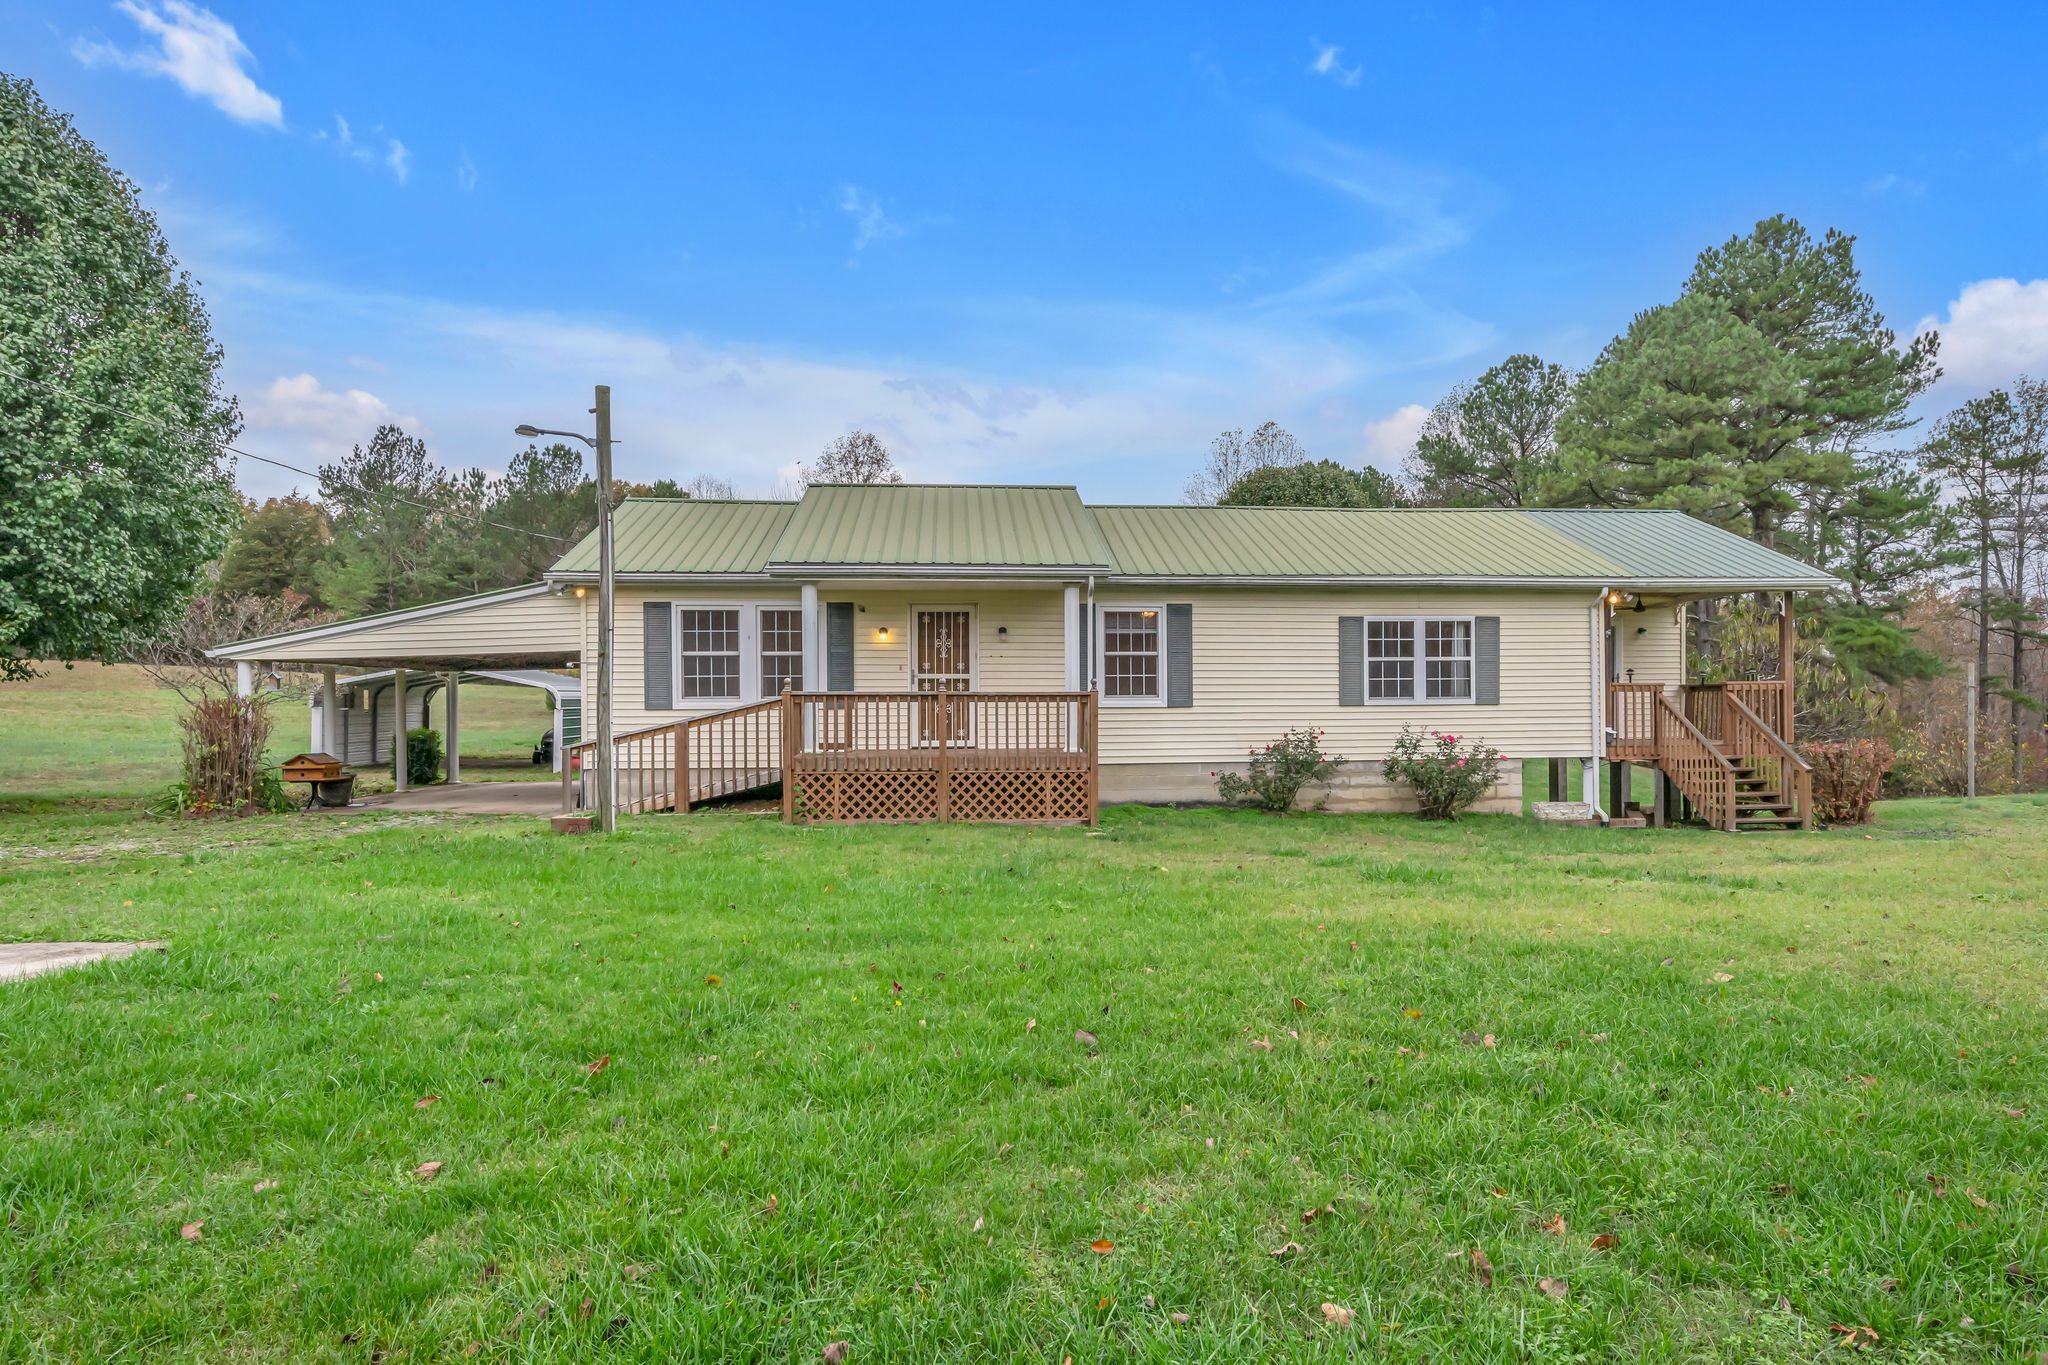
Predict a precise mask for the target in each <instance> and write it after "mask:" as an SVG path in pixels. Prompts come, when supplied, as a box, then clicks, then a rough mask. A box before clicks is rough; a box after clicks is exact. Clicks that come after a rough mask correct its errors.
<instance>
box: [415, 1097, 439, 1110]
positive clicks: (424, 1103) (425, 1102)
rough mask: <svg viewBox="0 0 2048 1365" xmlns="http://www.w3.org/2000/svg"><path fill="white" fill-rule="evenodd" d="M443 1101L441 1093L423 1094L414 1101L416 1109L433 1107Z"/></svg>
mask: <svg viewBox="0 0 2048 1365" xmlns="http://www.w3.org/2000/svg"><path fill="white" fill-rule="evenodd" d="M440 1102H441V1097H440V1096H439V1095H422V1096H420V1097H419V1098H418V1099H416V1100H414V1101H413V1102H412V1107H413V1108H415V1109H431V1108H433V1107H434V1106H435V1105H437V1104H439V1103H440Z"/></svg>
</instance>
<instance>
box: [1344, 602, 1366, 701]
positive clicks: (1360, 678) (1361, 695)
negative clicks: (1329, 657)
mask: <svg viewBox="0 0 2048 1365" xmlns="http://www.w3.org/2000/svg"><path fill="white" fill-rule="evenodd" d="M1337 705H1339V706H1363V705H1365V618H1364V617H1363V616H1340V617H1338V618H1337Z"/></svg>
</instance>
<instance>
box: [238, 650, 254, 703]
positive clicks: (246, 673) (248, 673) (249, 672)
mask: <svg viewBox="0 0 2048 1365" xmlns="http://www.w3.org/2000/svg"><path fill="white" fill-rule="evenodd" d="M235 695H236V696H238V697H252V696H254V695H256V665H254V664H252V663H250V662H249V661H248V660H247V659H242V660H239V661H237V662H236V664H235Z"/></svg>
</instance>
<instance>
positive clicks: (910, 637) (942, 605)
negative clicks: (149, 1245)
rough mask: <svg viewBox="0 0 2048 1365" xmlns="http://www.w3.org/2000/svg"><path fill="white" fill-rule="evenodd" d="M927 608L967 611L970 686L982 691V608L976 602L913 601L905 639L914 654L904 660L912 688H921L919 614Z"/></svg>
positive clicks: (976, 690) (970, 689)
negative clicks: (919, 680)
mask: <svg viewBox="0 0 2048 1365" xmlns="http://www.w3.org/2000/svg"><path fill="white" fill-rule="evenodd" d="M926 611H964V612H966V613H967V690H968V691H970V692H979V691H981V608H980V607H978V606H976V605H975V604H974V603H972V602H912V603H911V604H910V620H909V621H908V622H907V623H906V628H905V630H904V632H903V634H904V636H905V640H904V643H905V644H907V645H908V646H909V651H910V657H909V658H907V659H905V660H904V669H903V676H904V677H906V678H908V679H909V680H910V690H911V691H913V692H915V691H917V617H918V613H919V612H926Z"/></svg>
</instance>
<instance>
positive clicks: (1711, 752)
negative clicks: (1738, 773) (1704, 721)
mask: <svg viewBox="0 0 2048 1365" xmlns="http://www.w3.org/2000/svg"><path fill="white" fill-rule="evenodd" d="M1657 710H1658V717H1659V721H1660V724H1659V725H1658V727H1657V766H1658V767H1660V768H1662V769H1663V770H1664V771H1665V772H1666V773H1667V774H1669V775H1670V777H1671V780H1672V781H1674V782H1676V783H1677V784H1678V785H1679V788H1680V789H1681V790H1684V791H1685V794H1686V796H1687V797H1688V798H1690V799H1691V800H1692V802H1693V804H1694V805H1697V806H1699V807H1700V808H1701V809H1702V810H1705V811H1708V812H1709V816H1708V818H1709V823H1711V824H1712V825H1713V826H1714V827H1715V828H1716V829H1724V830H1730V831H1732V830H1733V829H1734V828H1735V765H1734V764H1733V763H1730V762H1729V761H1728V756H1727V755H1726V754H1724V753H1722V752H1721V751H1720V750H1719V749H1717V748H1715V747H1714V745H1713V743H1712V742H1711V741H1710V740H1708V738H1707V737H1706V735H1705V734H1704V733H1703V732H1702V731H1701V730H1700V727H1699V726H1697V725H1694V724H1693V723H1692V722H1691V721H1690V720H1688V719H1687V718H1686V714H1685V712H1684V711H1683V710H1681V709H1679V708H1678V707H1676V706H1674V705H1672V704H1671V698H1670V697H1668V696H1665V695H1662V694H1660V695H1659V696H1658V698H1657ZM1682 749H1683V750H1684V752H1681V750H1682ZM1680 759H1691V760H1693V761H1695V762H1698V761H1701V760H1705V761H1706V762H1708V763H1709V764H1710V765H1711V766H1712V767H1713V769H1714V770H1715V776H1716V777H1718V778H1719V779H1720V780H1719V781H1718V782H1717V783H1715V784H1713V785H1712V786H1711V787H1709V786H1708V785H1707V784H1703V783H1691V784H1688V782H1687V781H1686V772H1687V770H1686V769H1684V768H1681V767H1679V766H1678V762H1679V760H1680ZM1695 786H1697V787H1699V788H1700V790H1697V791H1695V790H1692V789H1691V788H1692V787H1695Z"/></svg>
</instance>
